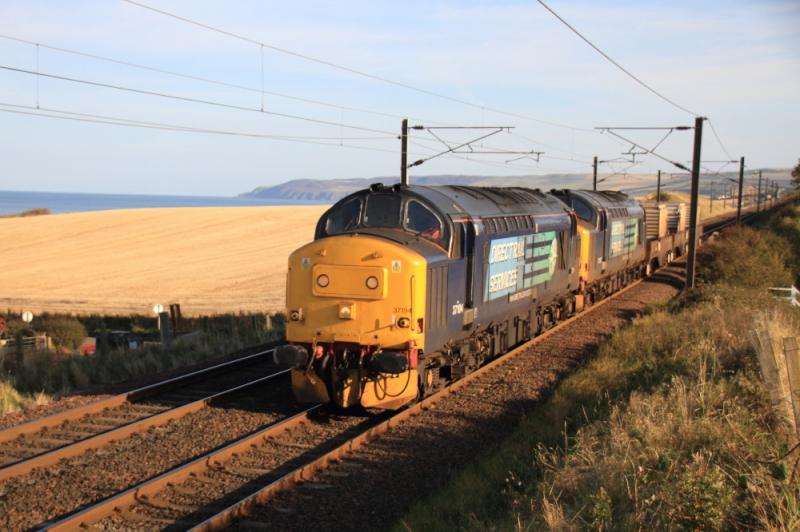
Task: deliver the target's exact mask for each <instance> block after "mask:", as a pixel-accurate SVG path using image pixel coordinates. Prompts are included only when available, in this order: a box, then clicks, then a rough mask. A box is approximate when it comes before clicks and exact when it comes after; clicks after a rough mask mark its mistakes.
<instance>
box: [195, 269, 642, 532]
mask: <svg viewBox="0 0 800 532" xmlns="http://www.w3.org/2000/svg"><path fill="white" fill-rule="evenodd" d="M641 282H642V279H639V280H637V281H634V282H632V283H630V284H628V285H627V286H625V287H624V288H622V289H621V290H619V291H618V292H616V293H615V294H613V295H611V296H609V297H607V298H605V299H602V300H601V301H598V302H597V303H595V304H593V305H592V306H591V307H588V308H586V309H585V310H583V311H581V312H579V313H577V314H575V315H574V316H572V317H570V318H568V319H566V320H564V321H562V322H560V323H558V324H556V325H554V326H553V327H551V328H549V329H547V330H546V331H544V332H542V333H541V334H539V335H538V336H536V337H535V338H532V339H531V340H529V341H527V342H525V343H524V344H522V345H520V346H518V347H515V348H514V349H512V350H511V351H509V352H508V353H506V354H504V355H502V356H500V357H498V358H496V359H494V360H493V361H491V362H489V363H488V364H486V365H484V366H481V367H480V368H479V369H477V370H476V371H474V372H472V373H470V374H468V375H466V376H464V377H463V378H461V379H459V380H457V381H455V382H453V383H452V384H450V385H449V386H447V387H446V388H444V389H442V390H440V391H438V392H436V393H435V394H433V395H431V396H430V397H427V398H425V399H423V400H422V401H420V402H418V403H416V404H414V405H411V406H410V407H408V408H406V409H404V410H401V411H399V412H398V413H396V414H395V415H394V416H392V417H391V418H389V419H387V420H385V421H382V422H381V423H379V424H377V425H375V426H374V427H371V428H369V429H367V430H366V431H364V432H362V433H361V434H359V435H358V436H355V437H353V438H351V439H350V440H348V441H346V442H345V443H343V444H342V445H340V446H338V447H336V448H335V449H333V450H331V451H328V452H327V453H325V454H323V455H321V456H319V457H318V458H315V459H314V460H311V461H310V462H308V463H306V464H305V465H302V466H300V467H298V468H296V469H294V470H293V471H291V472H289V473H287V474H286V475H284V476H283V477H281V478H279V479H278V480H275V481H274V482H271V483H270V484H268V485H266V486H264V487H263V488H261V489H259V490H258V491H256V492H254V493H252V494H250V495H248V496H247V497H245V498H243V499H241V500H240V501H238V502H236V503H234V504H232V505H231V506H229V507H227V508H225V509H224V510H222V511H220V512H219V513H217V514H215V515H213V516H211V517H210V518H208V519H206V520H205V521H203V522H202V523H200V524H198V525H196V526H195V527H193V528H191V529H190V530H192V531H194V532H201V531H202V532H206V531H214V530H224V529H226V528H228V527H229V526H230V525H231V524H232V523H233V522H234V520H235V519H237V518H240V517H243V516H245V515H247V513H248V512H249V511H250V510H251V509H253V508H254V507H256V506H259V505H262V504H264V503H265V502H266V501H268V500H269V499H270V498H271V497H272V496H273V495H275V494H276V493H278V492H280V491H283V490H286V489H288V488H290V487H292V486H293V485H295V484H297V483H299V482H303V481H306V480H310V479H311V478H312V477H313V475H314V473H316V472H318V471H321V470H323V469H325V468H327V467H328V465H329V464H331V463H337V462H340V461H341V460H342V457H344V456H345V455H347V454H348V453H351V452H353V451H355V450H357V449H358V448H360V447H362V446H363V445H365V444H366V443H368V442H369V441H372V440H375V439H377V438H379V437H380V436H381V435H382V434H384V433H386V432H388V431H390V430H391V429H392V428H394V427H396V426H397V425H399V424H400V423H402V422H403V421H405V420H406V419H408V418H410V417H413V416H416V415H417V414H419V413H420V412H421V411H423V410H428V409H430V408H433V407H434V406H435V405H436V403H438V402H439V401H441V400H442V399H444V398H445V397H447V396H449V395H451V394H453V393H456V392H458V391H459V390H460V389H462V388H463V387H464V386H466V385H467V384H469V383H470V382H472V381H473V380H475V379H477V378H478V377H481V376H483V375H485V374H486V373H489V372H490V371H493V370H494V369H496V368H498V367H500V366H503V365H505V364H507V363H508V362H510V361H511V360H513V359H514V358H515V357H517V356H519V355H521V354H522V353H526V352H528V351H529V350H530V348H531V347H533V346H535V345H537V344H539V343H540V342H542V341H544V340H545V339H547V338H549V337H550V336H552V335H554V334H556V333H557V332H560V331H561V330H562V329H564V328H565V327H567V326H568V325H570V324H572V323H574V322H575V321H577V320H580V319H582V318H584V317H585V316H588V315H589V314H590V313H592V312H593V311H594V310H596V309H598V308H601V307H602V306H604V305H605V304H607V303H610V302H611V301H614V300H616V299H617V298H618V297H620V296H621V295H622V294H624V293H626V292H627V291H628V290H630V289H631V288H633V287H635V286H637V285H639V284H640V283H641Z"/></svg>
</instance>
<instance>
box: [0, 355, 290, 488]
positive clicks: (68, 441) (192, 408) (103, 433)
mask: <svg viewBox="0 0 800 532" xmlns="http://www.w3.org/2000/svg"><path fill="white" fill-rule="evenodd" d="M272 354H273V349H265V350H262V351H260V352H257V353H255V354H252V355H249V356H246V357H242V358H239V359H236V360H233V361H229V362H225V363H223V364H218V365H216V366H212V367H209V368H205V369H202V370H199V371H195V372H192V373H189V374H186V375H182V376H180V377H176V378H173V379H169V380H166V381H163V382H160V383H157V384H154V385H151V386H146V387H143V388H139V389H136V390H133V391H131V392H128V393H125V394H119V395H115V396H113V397H110V398H108V399H104V400H101V401H97V402H95V403H91V404H88V405H84V406H83V407H79V408H76V409H72V410H67V411H64V412H60V413H57V414H53V415H51V416H47V417H44V418H41V419H37V420H34V421H31V422H28V423H25V424H22V425H18V426H15V427H11V428H9V429H6V430H4V431H2V432H0V481H2V480H6V479H9V478H11V477H15V476H18V475H23V474H25V473H28V472H30V471H31V470H33V469H34V468H38V467H47V466H51V465H53V464H56V463H57V462H58V461H59V460H61V459H64V458H69V457H73V456H78V455H80V454H82V453H84V452H86V451H87V450H89V449H98V448H101V447H103V446H104V445H106V444H108V443H110V442H113V441H118V440H120V439H122V438H126V437H128V436H130V435H131V434H134V433H137V432H141V431H144V430H147V429H148V428H150V427H155V426H159V425H163V424H166V423H168V422H169V421H172V420H174V419H178V418H180V417H182V416H185V415H187V414H189V413H192V412H197V411H198V410H201V409H203V408H205V407H206V406H208V405H209V404H211V402H213V401H216V400H220V399H222V398H224V397H227V396H230V395H232V394H235V393H241V392H243V391H246V390H247V389H250V388H252V387H255V386H258V385H260V384H263V383H265V382H267V381H269V380H273V379H276V378H279V377H280V376H282V375H284V374H285V373H287V372H286V371H278V370H277V369H276V368H275V365H274V363H273V361H272Z"/></svg>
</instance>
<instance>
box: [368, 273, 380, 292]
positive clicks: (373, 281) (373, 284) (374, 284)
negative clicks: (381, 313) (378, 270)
mask: <svg viewBox="0 0 800 532" xmlns="http://www.w3.org/2000/svg"><path fill="white" fill-rule="evenodd" d="M367 288H369V289H370V290H375V289H376V288H378V278H377V277H375V276H374V275H370V276H369V277H367Z"/></svg>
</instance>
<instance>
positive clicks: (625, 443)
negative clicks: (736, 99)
mask: <svg viewBox="0 0 800 532" xmlns="http://www.w3.org/2000/svg"><path fill="white" fill-rule="evenodd" d="M791 239H793V240H791ZM798 246H800V207H797V206H793V207H788V208H785V209H783V210H782V211H781V212H780V213H778V215H776V216H773V217H771V219H770V221H769V222H767V223H765V224H764V227H763V228H762V230H761V231H756V230H752V229H747V228H743V229H737V230H735V231H731V232H729V233H727V234H726V235H725V236H723V237H722V238H721V239H720V240H718V241H717V242H716V243H712V244H710V245H708V246H704V247H703V248H702V252H701V254H700V257H699V261H700V262H699V265H700V267H699V271H698V275H699V277H700V280H701V286H700V288H699V289H697V290H695V291H694V292H692V293H690V294H687V295H686V296H685V297H683V298H681V299H680V300H677V301H674V302H671V303H669V304H667V305H663V306H660V307H657V308H654V309H651V310H650V312H649V313H648V314H647V315H644V316H642V317H640V318H637V319H635V320H634V321H633V323H631V324H630V325H629V326H627V327H626V328H624V329H622V330H620V331H618V332H617V333H615V334H614V335H613V336H612V337H611V338H610V339H609V340H608V341H607V342H605V343H604V344H603V345H602V346H601V348H600V349H599V352H598V353H597V355H596V356H595V357H594V358H593V359H591V360H590V361H589V362H588V363H587V364H586V365H585V366H584V367H583V368H581V369H580V370H578V371H576V372H575V373H573V374H572V375H571V376H569V377H568V378H566V379H565V380H564V381H563V382H562V383H561V385H560V386H559V387H558V388H557V389H556V390H555V391H554V393H553V394H552V395H551V396H550V397H549V398H548V399H547V400H546V401H545V402H544V403H543V404H541V406H540V407H538V408H536V409H534V410H533V411H531V412H529V413H528V414H527V415H526V416H525V417H524V418H523V419H521V421H520V424H519V427H518V428H517V429H516V431H515V433H514V434H513V436H512V437H511V438H509V439H508V440H507V441H506V442H505V443H504V444H503V445H502V446H501V447H500V448H499V449H490V450H487V451H488V453H489V454H488V455H487V456H486V457H485V458H483V459H482V460H480V461H478V462H477V463H475V464H473V465H472V466H470V467H469V468H467V469H466V470H464V471H462V472H460V473H459V474H457V475H456V476H455V477H454V478H453V479H452V480H451V481H450V482H449V483H448V484H447V485H446V486H445V487H444V488H443V489H441V490H440V491H439V492H438V493H436V494H434V495H433V496H432V497H429V498H426V499H425V500H423V501H421V502H420V503H418V504H417V505H415V506H414V507H413V508H412V509H411V511H410V512H409V513H408V515H407V516H406V517H405V518H404V519H403V520H401V522H400V523H398V524H397V525H396V527H395V529H396V530H398V531H401V530H409V529H411V530H426V531H427V530H453V529H462V530H485V529H495V530H542V529H550V530H582V529H594V530H631V529H656V530H662V529H663V530H678V529H708V530H716V529H722V528H736V529H739V528H756V529H772V530H781V529H782V530H797V529H798V528H800V471H795V467H796V466H797V460H798V450H796V449H795V450H792V451H791V452H789V451H790V449H791V447H792V445H793V444H794V443H795V438H794V437H793V435H792V434H791V430H790V429H789V428H788V425H787V423H786V420H785V419H784V418H782V417H780V416H778V415H776V414H775V411H774V410H773V408H772V407H771V404H770V400H769V397H768V393H767V391H766V390H765V385H764V383H763V381H762V378H761V375H760V370H759V365H758V360H757V356H756V352H755V350H754V348H753V345H752V344H751V342H750V338H749V333H750V331H752V330H754V329H764V328H765V327H766V328H768V329H770V331H771V333H772V334H773V335H775V336H776V337H782V336H800V313H799V312H798V311H797V310H796V309H792V308H791V307H789V306H788V305H786V304H785V303H783V302H779V301H776V300H774V299H772V298H770V297H769V296H767V295H766V293H765V292H766V291H765V289H764V288H765V287H766V286H775V285H779V286H780V285H782V286H786V283H787V282H788V281H790V280H791V278H792V277H793V274H792V273H791V268H792V267H795V266H796V265H797V264H800V255H797V254H796V252H797V251H798V249H797V248H798ZM794 271H795V272H797V271H800V270H794Z"/></svg>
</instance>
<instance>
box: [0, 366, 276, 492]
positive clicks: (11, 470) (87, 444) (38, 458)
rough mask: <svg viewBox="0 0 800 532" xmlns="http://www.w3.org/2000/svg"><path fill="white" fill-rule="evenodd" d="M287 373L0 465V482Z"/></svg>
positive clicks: (198, 409)
mask: <svg viewBox="0 0 800 532" xmlns="http://www.w3.org/2000/svg"><path fill="white" fill-rule="evenodd" d="M287 373H289V370H288V369H287V370H281V371H278V372H276V373H271V374H269V375H266V376H264V377H259V378H257V379H254V380H251V381H248V382H246V383H244V384H239V385H236V386H234V387H232V388H228V389H226V390H223V391H221V392H216V393H214V394H212V395H209V396H206V397H203V398H201V399H197V400H195V401H192V402H190V403H186V404H184V405H180V406H177V407H175V408H170V409H169V410H165V411H164V412H159V413H157V414H153V415H151V416H147V417H144V418H141V419H138V420H135V421H131V422H130V423H127V424H124V425H120V426H118V427H115V428H112V429H109V430H107V431H104V432H100V433H98V434H95V435H93V436H89V437H88V438H84V439H82V440H78V441H76V442H74V443H70V444H67V445H65V446H63V447H56V448H55V449H53V450H51V451H45V452H44V453H41V454H37V455H34V456H31V457H30V458H25V459H22V460H20V461H18V462H13V463H11V464H8V465H6V466H3V467H2V468H0V481H3V480H6V479H8V478H11V477H16V476H19V475H24V474H25V473H29V472H30V471H32V470H33V469H35V468H40V467H47V466H51V465H54V464H56V463H58V461H59V460H61V459H63V458H71V457H73V456H79V455H81V454H83V453H85V452H86V451H88V450H90V449H99V448H101V447H103V446H105V445H108V444H109V443H111V442H113V441H119V440H121V439H123V438H127V437H128V436H131V435H132V434H135V433H137V432H142V431H144V430H146V429H148V428H150V427H157V426H160V425H165V424H167V423H169V422H170V421H173V420H175V419H180V418H182V417H184V416H187V415H188V414H191V413H194V412H198V411H200V410H202V409H204V408H206V407H207V406H209V405H210V404H211V403H212V402H213V401H215V400H219V399H221V398H222V397H225V396H227V395H232V394H235V393H237V392H240V391H242V390H246V389H248V388H251V387H254V386H257V385H259V384H262V383H264V382H267V381H270V380H273V379H276V378H278V377H280V376H282V375H286V374H287Z"/></svg>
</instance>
